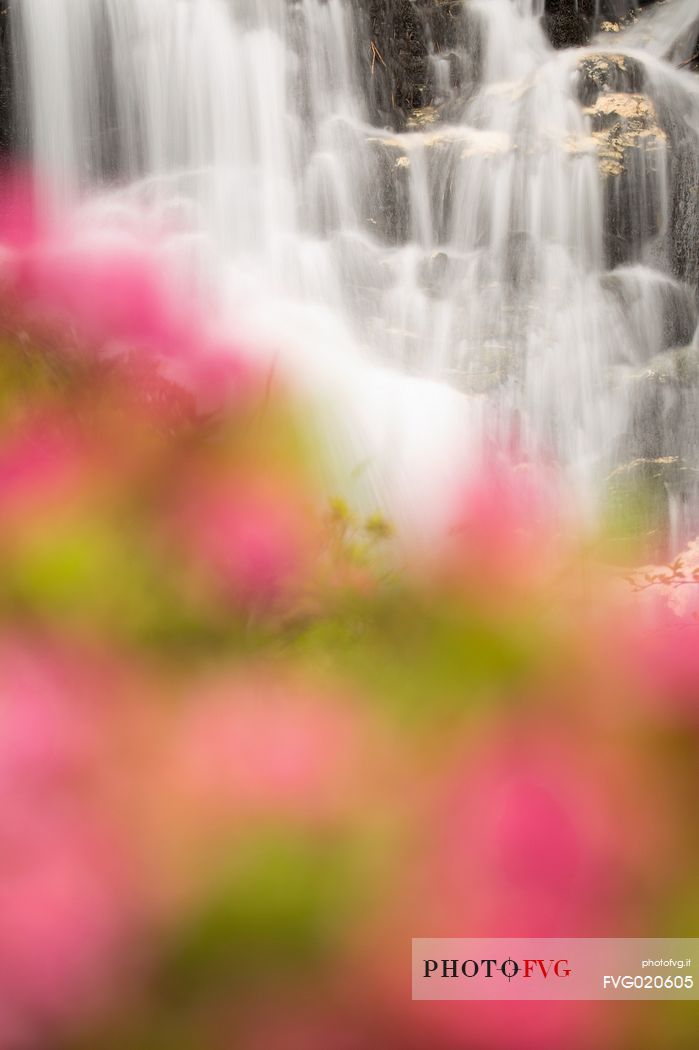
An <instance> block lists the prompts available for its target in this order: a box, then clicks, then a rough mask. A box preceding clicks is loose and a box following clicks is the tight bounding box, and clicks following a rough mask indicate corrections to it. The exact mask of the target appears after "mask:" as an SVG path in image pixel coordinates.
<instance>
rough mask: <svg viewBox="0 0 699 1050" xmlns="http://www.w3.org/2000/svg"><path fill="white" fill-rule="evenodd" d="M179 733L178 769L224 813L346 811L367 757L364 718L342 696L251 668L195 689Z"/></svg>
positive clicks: (298, 815)
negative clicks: (241, 676)
mask: <svg viewBox="0 0 699 1050" xmlns="http://www.w3.org/2000/svg"><path fill="white" fill-rule="evenodd" d="M177 740H178V741H179V743H178V744H177V748H176V761H175V768H176V775H177V776H178V777H180V774H181V776H182V779H183V781H184V784H185V786H186V787H187V790H188V791H193V792H194V794H195V796H197V797H198V798H199V799H201V801H202V802H204V803H205V804H206V807H207V809H208V810H210V811H211V812H214V813H220V814H221V815H222V816H224V817H228V816H233V817H242V818H247V817H250V816H257V817H260V816H263V815H272V816H278V817H285V818H293V819H295V820H297V819H300V820H302V821H306V820H311V821H315V820H318V819H321V820H322V819H324V818H326V817H328V816H335V815H338V814H341V813H343V812H345V811H346V810H347V808H348V806H352V805H353V804H354V803H355V802H356V792H357V789H358V785H359V783H360V764H361V758H362V755H363V757H364V759H365V760H366V759H367V752H366V751H365V749H364V747H363V742H362V741H363V734H362V731H361V728H360V720H359V718H358V716H357V713H356V711H354V710H353V709H352V707H351V706H349V705H348V704H346V703H344V702H343V701H342V699H340V698H338V697H334V696H332V695H323V694H321V693H318V692H317V691H314V690H313V689H312V688H308V687H306V688H304V687H303V686H301V685H299V684H297V683H294V682H293V681H292V680H289V681H284V680H283V679H277V680H275V679H271V678H269V677H266V676H263V675H254V674H251V675H250V677H249V678H247V679H242V680H240V679H232V680H230V681H222V682H220V683H218V684H214V685H212V686H210V687H208V688H206V689H204V690H203V692H201V693H195V694H193V695H191V696H190V698H189V700H188V702H187V706H186V709H185V710H184V712H183V717H182V721H181V724H180V728H179V732H178V734H177ZM365 772H366V770H365Z"/></svg>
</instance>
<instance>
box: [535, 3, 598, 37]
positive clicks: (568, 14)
mask: <svg viewBox="0 0 699 1050" xmlns="http://www.w3.org/2000/svg"><path fill="white" fill-rule="evenodd" d="M593 25H594V18H593V17H591V16H590V15H589V14H587V13H586V11H585V5H584V4H583V3H581V4H579V5H578V4H576V3H575V0H547V4H546V11H545V14H544V17H543V19H542V26H543V28H544V32H545V33H546V35H547V36H548V38H549V40H550V41H551V43H552V44H553V46H554V47H555V48H565V47H584V46H585V45H586V44H587V43H588V41H589V39H590V37H591V36H592V29H593Z"/></svg>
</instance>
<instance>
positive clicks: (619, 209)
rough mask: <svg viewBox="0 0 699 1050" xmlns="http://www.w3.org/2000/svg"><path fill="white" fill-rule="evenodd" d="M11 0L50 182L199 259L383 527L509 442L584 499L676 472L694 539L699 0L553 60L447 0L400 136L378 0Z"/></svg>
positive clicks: (40, 164) (509, 23)
mask: <svg viewBox="0 0 699 1050" xmlns="http://www.w3.org/2000/svg"><path fill="white" fill-rule="evenodd" d="M10 4H11V10H12V12H13V17H15V18H17V20H18V22H19V23H21V30H22V36H23V41H24V46H23V48H21V49H20V50H21V52H22V53H21V55H20V56H19V58H18V64H19V66H20V72H21V75H22V76H23V77H24V80H25V82H26V89H25V90H24V91H23V92H21V97H22V99H24V107H25V112H24V113H23V114H22V118H23V122H24V124H25V125H26V127H27V129H28V132H29V135H30V140H31V149H32V157H33V163H34V164H35V166H36V168H37V170H38V171H39V172H40V173H41V174H42V175H47V176H49V178H50V181H51V184H52V186H53V187H54V192H57V193H58V194H59V195H60V196H61V197H62V198H63V199H64V200H66V201H69V200H73V201H80V202H81V207H83V208H88V209H90V214H91V215H92V216H93V217H94V221H99V222H103V223H111V224H113V223H115V222H126V221H127V220H126V219H125V218H124V216H126V215H128V214H133V213H134V210H137V212H138V214H141V213H142V211H143V210H144V209H145V211H146V213H147V214H148V216H149V217H150V220H149V221H152V222H153V223H154V226H157V227H158V228H159V229H162V230H164V231H168V232H169V235H170V238H171V241H172V244H173V250H175V251H176V250H181V251H183V252H184V251H187V252H190V253H191V252H195V253H199V255H200V256H201V258H203V259H206V260H207V265H208V267H209V269H208V270H207V273H208V274H209V276H210V278H211V280H212V281H214V282H215V283H216V285H217V287H218V288H219V290H220V295H221V301H222V303H223V304H224V305H225V308H226V309H227V310H229V311H230V314H231V315H232V317H234V319H235V323H236V324H237V325H238V326H240V325H243V326H247V330H248V331H249V332H251V333H255V336H256V338H257V340H258V342H259V343H260V345H263V344H265V345H267V346H271V345H274V346H275V348H276V347H278V348H279V352H280V353H282V354H283V355H284V362H285V366H286V367H287V369H288V371H289V373H290V375H291V376H292V377H296V378H297V379H298V380H299V382H301V383H302V385H303V384H310V386H311V387H314V386H315V387H316V388H317V389H319V390H320V391H321V393H322V394H323V395H327V396H328V398H329V404H330V406H331V411H334V412H335V414H336V416H337V417H338V419H339V425H338V428H337V440H338V442H339V444H340V445H341V446H342V449H343V451H342V456H343V457H344V459H345V461H347V460H349V461H350V465H352V464H353V463H354V464H357V463H361V462H363V461H368V464H369V465H368V467H367V470H366V471H365V476H366V478H367V479H368V480H367V485H368V487H369V488H370V489H372V490H373V491H376V492H380V493H381V494H382V495H383V496H384V497H385V498H386V499H388V500H389V503H391V501H393V503H392V507H391V508H390V509H391V510H392V512H393V513H398V514H401V513H402V512H403V508H405V507H407V508H408V509H407V513H408V514H410V513H419V512H422V511H424V507H425V506H426V505H429V504H430V503H431V502H432V501H436V500H438V498H439V493H440V491H442V490H443V489H444V488H445V486H446V485H447V483H448V481H449V480H450V479H453V478H454V477H456V476H458V474H459V473H460V472H461V471H462V470H464V469H465V466H466V464H467V463H468V462H470V461H471V460H472V459H474V458H477V457H478V455H479V453H480V450H481V448H482V447H483V445H484V443H486V442H487V443H489V444H491V443H492V442H493V441H494V442H495V443H496V444H497V443H499V444H500V445H502V446H503V447H507V448H512V447H515V448H516V450H517V454H518V455H520V456H522V457H523V458H526V459H534V460H542V459H543V460H546V461H550V460H551V459H553V460H555V461H556V462H558V463H560V464H561V465H562V467H563V469H564V470H565V471H566V472H567V473H568V475H569V477H570V479H571V483H572V485H573V486H574V489H575V491H576V492H577V493H578V495H579V497H580V499H581V500H582V501H583V502H594V500H595V499H596V497H597V495H598V494H599V493H600V492H601V491H605V485H606V484H607V482H608V479H609V478H610V477H619V476H623V475H624V472H625V471H626V472H628V471H630V472H631V474H633V473H634V471H635V470H637V469H638V464H648V463H651V462H654V463H657V464H661V465H662V468H661V467H658V469H657V470H655V471H654V477H655V476H659V474H662V477H660V480H659V485H660V486H661V488H662V489H663V491H664V492H666V493H667V494H669V497H670V502H672V501H673V500H674V501H675V502H674V504H673V507H674V509H673V510H672V515H671V516H672V520H673V521H676V522H680V524H679V526H678V528H679V529H680V531H681V530H682V529H687V528H689V527H690V525H691V522H692V521H694V524H695V525H696V511H697V509H699V496H698V492H699V487H698V486H697V485H696V483H695V482H694V481H693V480H692V478H693V477H694V474H695V473H696V468H694V467H692V466H691V464H692V462H696V455H697V453H699V427H698V426H697V419H698V418H699V416H698V415H697V412H698V411H699V395H698V394H697V391H696V385H695V379H694V378H692V377H693V376H694V372H693V369H694V370H695V371H696V373H697V375H699V367H697V366H696V364H695V359H697V357H699V351H698V350H697V339H696V338H695V329H696V324H697V286H698V280H699V261H698V260H697V248H696V242H697V229H698V225H697V224H698V217H697V204H696V184H697V182H696V177H697V172H698V170H699V160H698V158H699V85H698V83H697V80H696V79H695V78H694V77H693V74H692V73H690V72H689V71H687V70H685V69H683V68H679V67H680V66H681V64H682V63H684V62H685V61H686V59H687V57H688V55H687V48H688V46H689V45H688V41H690V38H692V33H691V30H692V26H693V25H695V23H696V10H695V3H694V0H667V3H666V4H664V5H662V7H659V8H658V9H657V11H656V10H653V9H651V10H650V11H648V12H646V14H645V15H644V16H642V18H641V19H640V21H639V22H638V23H637V24H636V25H633V26H631V27H630V28H628V29H626V30H625V31H623V32H620V33H618V34H617V33H614V34H610V33H601V34H599V36H598V37H597V38H596V39H595V41H594V44H593V45H591V46H590V47H588V48H570V49H567V50H563V51H555V50H553V49H552V47H551V45H550V43H549V42H548V40H547V38H546V36H545V33H544V30H543V28H542V21H541V16H542V14H543V12H544V3H543V0H464V2H463V3H462V4H451V5H450V16H451V17H450V23H449V29H448V34H446V36H447V37H448V38H447V39H442V37H444V36H445V34H444V33H442V32H441V30H440V31H438V30H437V29H435V28H434V27H433V28H432V29H431V30H430V28H429V24H428V29H427V32H426V34H425V41H426V42H425V48H424V50H425V51H426V67H427V71H428V75H429V79H430V84H431V97H430V100H429V101H428V102H427V104H424V105H423V104H420V103H421V101H422V100H421V99H419V98H413V99H412V103H411V105H409V106H408V107H407V108H406V110H405V119H404V120H403V121H401V122H398V123H397V124H395V125H394V126H393V127H387V126H385V125H386V121H385V119H384V118H383V115H382V111H381V110H380V107H378V106H377V101H376V100H377V92H378V86H377V85H378V82H379V77H380V76H383V75H384V71H385V69H386V65H387V62H386V59H387V56H386V57H385V56H384V54H383V52H382V48H381V47H380V46H379V45H378V44H377V40H376V37H375V35H374V34H373V32H372V22H371V19H370V18H369V17H368V15H367V8H368V7H369V4H368V3H367V2H365V0H14V2H13V0H10ZM418 6H419V5H416V6H415V8H414V10H417V9H418ZM429 6H430V5H429V0H422V8H429ZM422 8H421V9H422ZM452 9H453V10H452ZM612 37H613V39H612ZM695 38H696V33H695V34H694V38H692V39H695ZM690 42H691V41H690ZM393 101H395V100H393ZM687 376H690V378H687ZM336 424H337V419H336ZM678 501H679V502H678ZM396 508H397V509H396Z"/></svg>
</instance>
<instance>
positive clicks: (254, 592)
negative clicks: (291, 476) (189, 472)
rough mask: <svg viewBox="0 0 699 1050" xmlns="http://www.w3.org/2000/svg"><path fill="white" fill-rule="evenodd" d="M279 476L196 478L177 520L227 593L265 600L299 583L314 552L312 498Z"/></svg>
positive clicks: (195, 554) (198, 559) (182, 538)
mask: <svg viewBox="0 0 699 1050" xmlns="http://www.w3.org/2000/svg"><path fill="white" fill-rule="evenodd" d="M300 496H301V494H300V492H298V491H295V490H293V489H291V488H290V487H289V486H288V485H287V484H285V483H284V482H283V481H282V480H281V479H276V481H275V479H273V478H272V477H269V476H268V477H265V476H264V475H260V476H259V477H240V478H231V479H230V480H228V479H224V480H221V481H218V482H213V483H211V484H208V483H206V482H203V483H199V482H197V481H193V482H192V484H191V485H189V486H187V487H186V488H185V490H184V492H183V496H182V498H181V500H180V506H179V509H178V512H177V515H176V520H175V522H174V531H175V534H176V536H177V538H178V541H179V542H180V543H181V544H182V545H183V546H184V548H185V549H186V551H187V553H188V556H189V557H190V558H191V559H192V561H193V562H194V563H195V564H197V565H199V566H200V567H201V568H202V569H203V570H204V571H205V572H206V573H207V574H208V575H209V576H211V578H212V579H213V580H214V581H215V582H216V585H217V587H219V588H220V590H221V592H222V593H224V594H229V595H231V596H232V597H233V598H236V599H238V600H241V601H243V602H245V603H262V604H267V603H269V602H273V601H275V600H276V599H280V598H282V597H283V596H284V594H285V592H288V591H289V590H290V589H292V588H295V587H298V585H299V584H300V582H301V580H302V576H303V573H304V569H305V568H306V566H307V564H308V559H309V554H310V538H311V537H310V529H309V524H310V523H311V522H312V518H311V512H310V508H309V506H308V504H307V503H306V502H305V501H304V500H303V499H302V498H300Z"/></svg>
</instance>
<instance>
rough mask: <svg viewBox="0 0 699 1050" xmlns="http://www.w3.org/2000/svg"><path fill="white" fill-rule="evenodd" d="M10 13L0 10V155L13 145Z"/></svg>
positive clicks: (6, 8) (4, 7)
mask: <svg viewBox="0 0 699 1050" xmlns="http://www.w3.org/2000/svg"><path fill="white" fill-rule="evenodd" d="M10 37H11V33H10V11H9V9H8V7H7V5H6V4H5V5H3V7H2V9H1V10H0V155H4V154H7V153H9V152H11V151H12V149H13V147H14V144H15V123H14V77H13V61H12V53H11V40H10Z"/></svg>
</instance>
